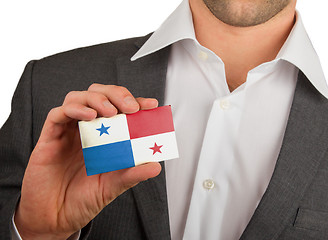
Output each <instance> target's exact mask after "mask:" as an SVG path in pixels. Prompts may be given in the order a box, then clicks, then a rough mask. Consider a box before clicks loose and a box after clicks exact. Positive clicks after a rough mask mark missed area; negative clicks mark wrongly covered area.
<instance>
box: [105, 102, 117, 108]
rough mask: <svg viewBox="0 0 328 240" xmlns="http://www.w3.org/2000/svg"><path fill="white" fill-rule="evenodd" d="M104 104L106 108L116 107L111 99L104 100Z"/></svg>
mask: <svg viewBox="0 0 328 240" xmlns="http://www.w3.org/2000/svg"><path fill="white" fill-rule="evenodd" d="M103 105H104V107H105V108H111V109H112V108H114V106H113V105H112V104H111V103H110V102H109V101H103Z"/></svg>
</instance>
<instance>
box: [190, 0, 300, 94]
mask: <svg viewBox="0 0 328 240" xmlns="http://www.w3.org/2000/svg"><path fill="white" fill-rule="evenodd" d="M189 2H190V7H191V11H192V15H193V22H194V27H195V33H196V38H197V40H198V41H199V43H200V44H201V45H203V46H204V47H206V48H208V49H210V50H211V51H213V52H214V53H215V54H217V55H218V56H219V57H220V58H221V59H222V61H223V62H224V64H225V71H226V79H227V83H228V86H229V89H230V91H233V90H234V89H236V88H237V87H239V86H240V85H241V84H243V83H244V82H245V81H246V78H247V73H248V72H249V71H250V70H251V69H253V68H255V67H256V66H258V65H260V64H262V63H264V62H268V61H271V60H273V59H275V57H276V56H277V54H278V52H279V50H280V48H281V47H282V45H283V44H284V42H285V41H286V39H287V37H288V35H289V33H290V31H291V29H292V27H293V25H294V22H295V3H293V4H289V5H288V6H287V7H286V8H285V9H283V10H282V11H281V12H280V13H278V14H277V15H276V16H274V17H273V18H272V19H270V20H269V21H267V22H265V23H262V24H260V25H256V26H252V27H234V26H230V25H228V24H225V23H223V22H222V21H220V20H219V19H217V18H216V17H215V16H214V15H213V14H212V13H211V12H210V10H209V9H208V8H207V7H206V5H205V4H204V2H203V0H190V1H189Z"/></svg>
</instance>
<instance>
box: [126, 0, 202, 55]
mask: <svg viewBox="0 0 328 240" xmlns="http://www.w3.org/2000/svg"><path fill="white" fill-rule="evenodd" d="M183 39H194V40H196V37H195V31H194V24H193V21H192V15H191V11H190V7H189V2H188V0H183V1H182V3H181V4H180V5H179V6H178V7H177V9H176V10H175V11H174V12H173V13H172V14H171V15H170V16H169V17H168V18H167V19H166V20H165V21H164V23H163V24H162V25H161V26H160V27H159V29H157V30H156V31H155V32H154V33H153V34H152V35H151V37H150V38H149V39H148V40H147V41H146V42H145V44H144V45H143V46H142V47H141V48H140V49H139V51H138V52H137V53H136V54H135V55H134V56H133V57H132V58H131V60H132V61H134V60H137V59H138V58H141V57H144V56H146V55H148V54H151V53H153V52H156V51H158V50H160V49H162V48H165V47H167V46H169V45H171V44H172V43H175V42H178V41H180V40H183Z"/></svg>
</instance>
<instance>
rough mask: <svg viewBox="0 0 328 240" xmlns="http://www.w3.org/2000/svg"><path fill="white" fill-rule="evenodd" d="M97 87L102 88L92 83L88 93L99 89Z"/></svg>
mask: <svg viewBox="0 0 328 240" xmlns="http://www.w3.org/2000/svg"><path fill="white" fill-rule="evenodd" d="M99 86H102V84H99V83H93V84H91V85H90V86H89V88H88V91H95V90H96V89H98V88H99Z"/></svg>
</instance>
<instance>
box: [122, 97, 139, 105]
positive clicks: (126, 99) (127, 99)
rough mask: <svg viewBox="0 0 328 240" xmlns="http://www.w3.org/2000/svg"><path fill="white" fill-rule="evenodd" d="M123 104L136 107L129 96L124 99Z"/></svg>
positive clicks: (134, 101)
mask: <svg viewBox="0 0 328 240" xmlns="http://www.w3.org/2000/svg"><path fill="white" fill-rule="evenodd" d="M124 103H125V104H127V105H136V104H137V102H136V100H135V99H134V98H133V97H130V96H128V97H126V98H124Z"/></svg>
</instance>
